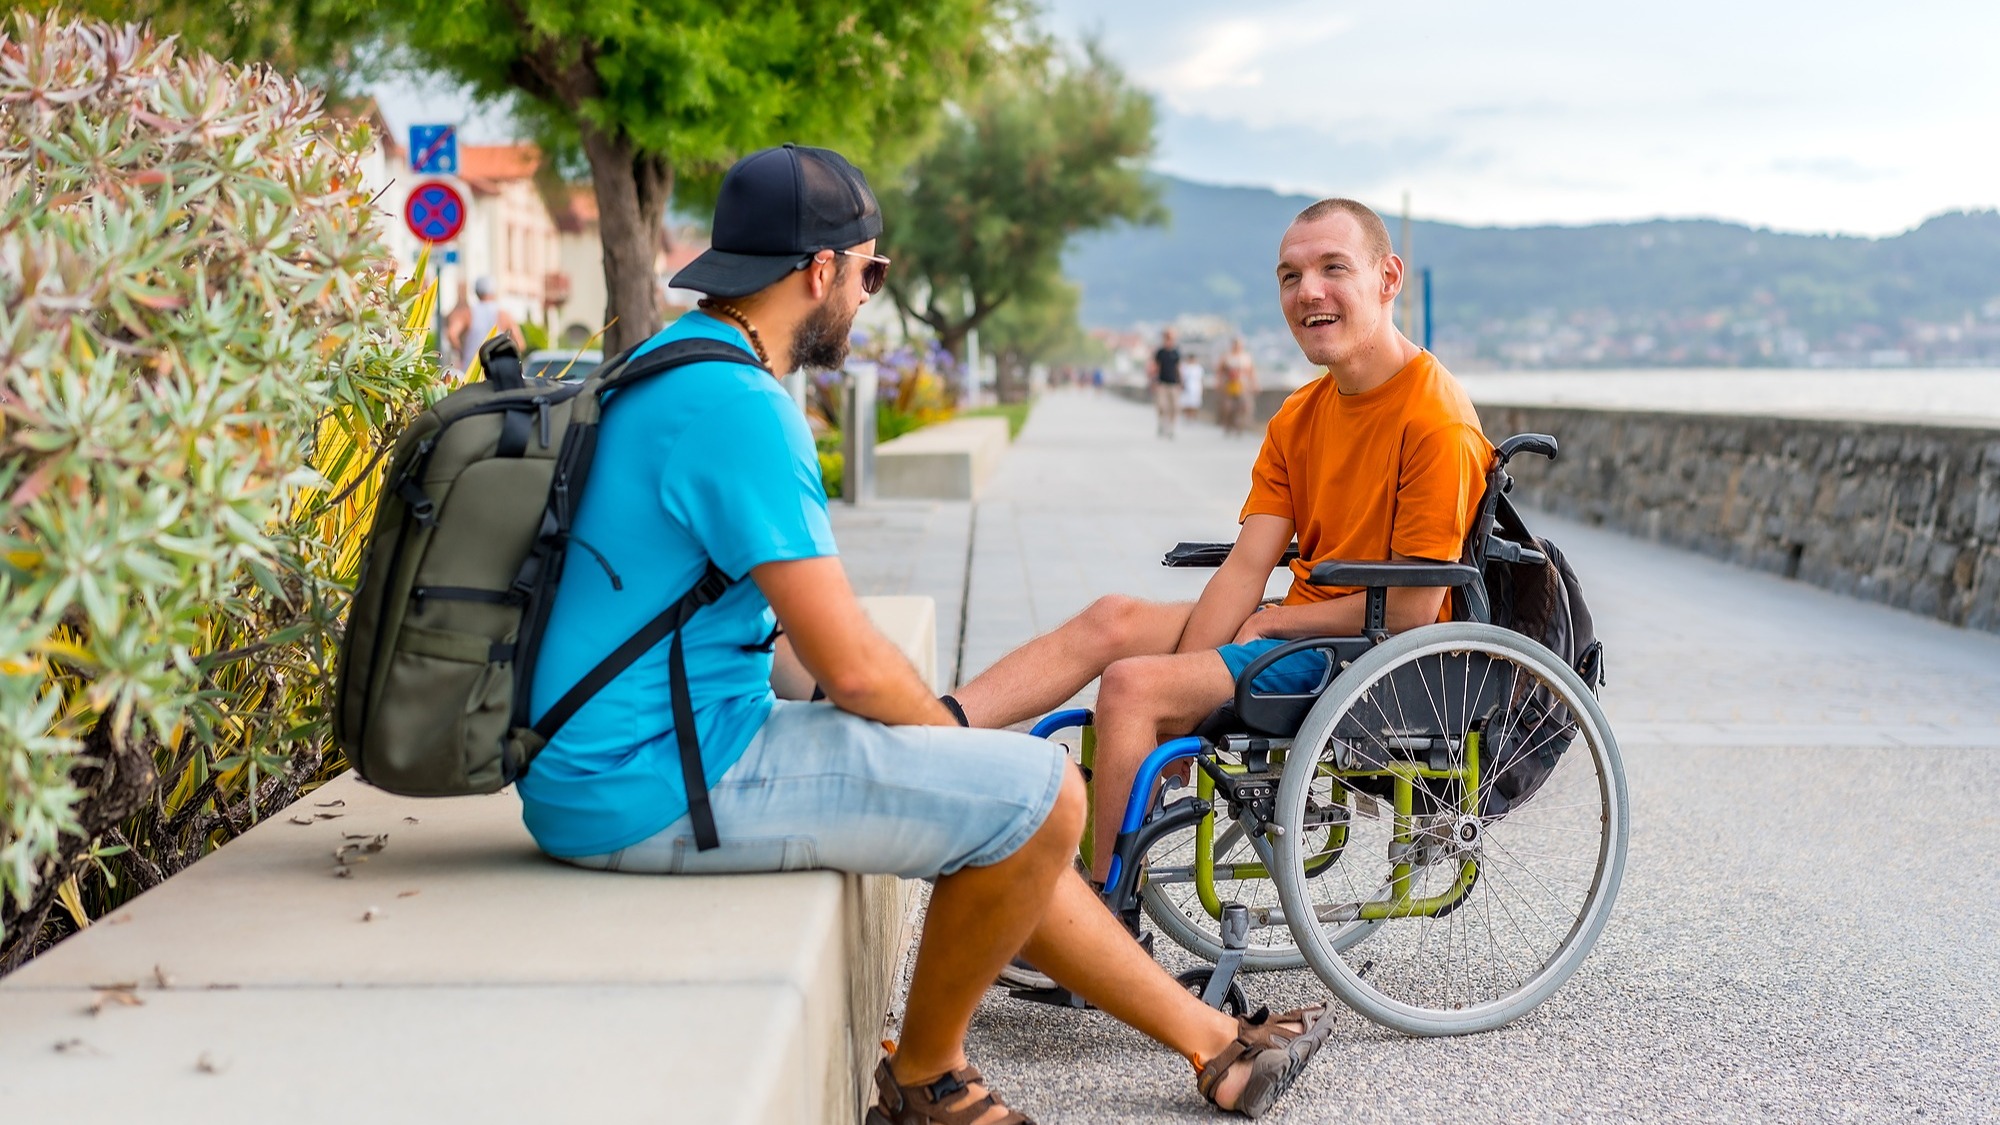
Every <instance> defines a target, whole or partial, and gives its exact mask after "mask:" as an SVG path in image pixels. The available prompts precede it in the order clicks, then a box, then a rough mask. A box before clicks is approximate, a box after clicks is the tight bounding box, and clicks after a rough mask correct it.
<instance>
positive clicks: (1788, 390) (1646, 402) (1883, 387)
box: [1447, 361, 2000, 427]
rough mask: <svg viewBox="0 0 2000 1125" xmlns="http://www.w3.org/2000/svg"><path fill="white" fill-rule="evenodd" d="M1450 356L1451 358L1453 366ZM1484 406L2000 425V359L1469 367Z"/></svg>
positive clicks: (1472, 387) (1468, 380) (1471, 389)
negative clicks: (1851, 365) (1846, 364)
mask: <svg viewBox="0 0 2000 1125" xmlns="http://www.w3.org/2000/svg"><path fill="white" fill-rule="evenodd" d="M1448 365H1449V361H1447V366H1448ZM1459 381H1460V382H1462V383H1464V384H1465V389H1466V392H1467V393H1468V394H1470V395H1471V396H1472V401H1473V402H1474V403H1475V404H1478V405H1482V406H1484V405H1496V406H1498V405H1512V406H1582V407H1598V408H1609V409H1618V410H1664V411H1680V412H1686V413H1708V414H1774V415H1780V416H1784V417H1800V418H1861V419H1877V420H1897V421H1917V422H1932V423H1942V424H1960V425H1974V426H1993V427H2000V368H1991V367H1951V368H1869V369H1840V368H1637V369H1631V370H1589V371H1495V372H1481V373H1477V374H1469V375H1460V376H1459Z"/></svg>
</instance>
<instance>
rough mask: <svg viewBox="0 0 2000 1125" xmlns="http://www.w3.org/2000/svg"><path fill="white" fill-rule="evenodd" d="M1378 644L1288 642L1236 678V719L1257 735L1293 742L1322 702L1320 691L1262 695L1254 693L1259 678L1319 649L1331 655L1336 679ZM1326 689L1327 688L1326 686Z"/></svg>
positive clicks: (1343, 639) (1340, 640) (1363, 640)
mask: <svg viewBox="0 0 2000 1125" xmlns="http://www.w3.org/2000/svg"><path fill="white" fill-rule="evenodd" d="M1373 644H1374V642H1373V641H1371V640H1369V639H1368V638H1367V637H1301V638H1300V639H1298V640H1295V641H1286V642H1285V643H1284V644H1281V645H1278V646H1277V647H1276V648H1273V649H1271V650H1270V651H1269V652H1266V653H1263V654H1261V655H1259V656H1258V657H1257V658H1256V659H1254V660H1252V661H1250V663H1249V665H1248V666H1246V667H1245V668H1244V669H1243V674H1242V675H1240V676H1238V677H1236V715H1237V718H1238V719H1240V720H1241V721H1242V722H1243V724H1244V725H1245V726H1247V727H1248V728H1250V729H1251V730H1253V731H1260V732H1262V733H1264V734H1274V735H1278V736H1279V737H1284V738H1289V737H1291V735H1293V734H1295V733H1296V732H1297V731H1298V729H1299V724H1300V723H1302V722H1304V721H1305V717H1306V712H1308V711H1310V710H1312V706H1313V704H1314V703H1317V702H1318V701H1319V689H1314V690H1313V691H1310V692H1304V693H1300V694H1296V695H1292V694H1275V693H1273V694H1260V693H1257V692H1255V691H1252V690H1251V685H1252V684H1255V683H1256V682H1257V677H1258V676H1259V675H1260V674H1262V673H1263V671H1264V669H1266V668H1269V667H1270V666H1271V665H1273V664H1276V663H1277V662H1278V661H1280V660H1283V659H1285V658H1286V657H1288V656H1291V655H1292V654H1294V653H1299V652H1306V651H1309V650H1312V649H1319V650H1321V651H1323V652H1325V653H1326V654H1327V657H1328V661H1329V663H1330V668H1329V669H1328V670H1329V672H1330V673H1331V675H1329V677H1328V682H1329V683H1331V682H1332V677H1333V676H1337V675H1339V674H1340V669H1342V668H1343V667H1345V666H1346V665H1347V664H1348V663H1349V662H1350V661H1354V660H1359V659H1360V658H1361V654H1362V653H1364V652H1367V651H1368V649H1369V648H1370V647H1372V646H1373ZM1322 687H1324V685H1322Z"/></svg>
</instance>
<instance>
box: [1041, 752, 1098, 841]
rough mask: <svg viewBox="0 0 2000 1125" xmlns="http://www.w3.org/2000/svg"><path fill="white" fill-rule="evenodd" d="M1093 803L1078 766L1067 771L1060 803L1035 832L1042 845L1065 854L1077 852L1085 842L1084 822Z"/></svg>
mask: <svg viewBox="0 0 2000 1125" xmlns="http://www.w3.org/2000/svg"><path fill="white" fill-rule="evenodd" d="M1089 812H1090V801H1089V797H1088V795H1087V793H1086V791H1085V789H1084V785H1083V774H1081V773H1080V772H1078V771H1077V770H1076V768H1075V767H1074V766H1071V767H1069V768H1067V769H1064V770H1063V779H1062V785H1061V786H1060V787H1058V788H1057V789H1056V801H1055V804H1054V805H1053V806H1051V807H1050V808H1049V815H1048V816H1047V817H1046V818H1045V819H1043V821H1042V826H1041V828H1040V829H1038V830H1037V831H1036V832H1035V837H1034V838H1035V840H1036V842H1038V843H1041V844H1044V845H1046V846H1048V847H1051V848H1054V849H1056V850H1057V851H1058V852H1061V853H1062V854H1065V855H1067V854H1069V853H1072V852H1074V851H1076V847H1077V844H1078V843H1079V842H1081V841H1082V839H1083V822H1084V820H1085V819H1086V818H1087V817H1088V816H1089Z"/></svg>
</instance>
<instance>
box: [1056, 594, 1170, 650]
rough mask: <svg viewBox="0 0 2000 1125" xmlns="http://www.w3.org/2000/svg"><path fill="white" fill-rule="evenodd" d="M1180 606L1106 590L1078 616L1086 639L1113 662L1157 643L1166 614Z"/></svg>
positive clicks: (1163, 627)
mask: <svg viewBox="0 0 2000 1125" xmlns="http://www.w3.org/2000/svg"><path fill="white" fill-rule="evenodd" d="M1178 610H1179V607H1176V606H1172V605H1162V604H1161V603H1159V602H1149V601H1144V600H1141V599H1139V598H1132V597H1126V596H1125V595H1123V594H1106V595H1105V596H1103V597H1101V598H1099V599H1097V600H1096V601H1094V602H1092V603H1090V606H1089V608H1087V609H1085V610H1084V611H1083V613H1082V615H1081V616H1080V617H1079V618H1078V620H1079V623H1080V624H1081V626H1082V630H1083V633H1084V640H1085V641H1086V643H1088V644H1089V645H1090V646H1091V647H1092V648H1093V649H1094V650H1095V651H1096V652H1097V653H1098V654H1100V655H1101V656H1102V658H1103V660H1104V663H1106V664H1110V663H1111V662H1112V661H1114V660H1118V659H1119V658H1121V657H1127V656H1138V655H1141V654H1143V653H1144V652H1145V651H1146V650H1147V649H1149V648H1154V647H1157V645H1158V641H1159V635H1160V634H1163V633H1164V632H1165V631H1166V629H1165V625H1166V621H1167V618H1168V617H1169V616H1170V615H1172V614H1173V613H1175V612H1177V611H1178Z"/></svg>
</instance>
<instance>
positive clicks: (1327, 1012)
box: [1195, 1004, 1333, 1117]
mask: <svg viewBox="0 0 2000 1125" xmlns="http://www.w3.org/2000/svg"><path fill="white" fill-rule="evenodd" d="M1288 1024H1297V1025H1298V1026H1299V1027H1301V1028H1303V1029H1304V1030H1303V1031H1300V1032H1297V1033H1293V1032H1290V1031H1286V1030H1284V1025H1288ZM1332 1030H1333V1009H1332V1007H1331V1006H1330V1005H1326V1004H1319V1005H1315V1006H1313V1007H1310V1008H1294V1009H1293V1010H1291V1011H1289V1012H1282V1013H1280V1014H1278V1015H1275V1016H1274V1015H1272V1014H1271V1009H1269V1008H1259V1009H1257V1011H1256V1014H1254V1015H1249V1016H1238V1017H1237V1018H1236V1039H1235V1040H1234V1041H1233V1042H1231V1043H1230V1044H1229V1046H1227V1047H1224V1048H1223V1049H1222V1053H1221V1054H1219V1055H1217V1056H1215V1057H1214V1058H1212V1059H1210V1060H1208V1062H1207V1063H1205V1064H1204V1065H1203V1066H1202V1067H1201V1069H1200V1070H1199V1071H1198V1072H1197V1073H1196V1075H1195V1088H1196V1089H1198V1090H1200V1091H1201V1096H1202V1097H1204V1098H1207V1099H1208V1104H1210V1105H1212V1106H1214V1107H1215V1108H1217V1109H1222V1108H1224V1107H1223V1106H1222V1104H1221V1103H1220V1102H1218V1101H1216V1100H1215V1091H1216V1088H1217V1087H1219V1086H1221V1085H1222V1076H1223V1075H1225V1074H1228V1073H1229V1068H1230V1067H1232V1066H1235V1065H1236V1064H1237V1063H1239V1062H1248V1063H1249V1064H1250V1078H1249V1080H1248V1081H1247V1082H1245V1083H1244V1084H1243V1094H1242V1096H1241V1097H1239V1098H1238V1099H1237V1103H1236V1105H1235V1107H1234V1112H1236V1113H1240V1114H1242V1115H1243V1116H1245V1117H1262V1116H1263V1115H1264V1114H1266V1113H1268V1112H1270V1110H1271V1106H1272V1105H1274V1104H1276V1102H1277V1100H1278V1098H1279V1097H1280V1096H1281V1095H1283V1094H1284V1092H1285V1091H1286V1090H1288V1089H1290V1088H1291V1086H1292V1082H1293V1081H1294V1080H1295V1079H1297V1078H1298V1076H1299V1075H1300V1074H1301V1073H1303V1072H1304V1070H1305V1068H1306V1063H1308V1062H1311V1061H1312V1057H1313V1052H1315V1051H1317V1050H1319V1048H1320V1045H1321V1044H1323V1043H1325V1042H1326V1039H1327V1035H1328V1034H1329V1033H1331V1032H1332Z"/></svg>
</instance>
